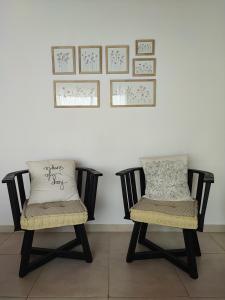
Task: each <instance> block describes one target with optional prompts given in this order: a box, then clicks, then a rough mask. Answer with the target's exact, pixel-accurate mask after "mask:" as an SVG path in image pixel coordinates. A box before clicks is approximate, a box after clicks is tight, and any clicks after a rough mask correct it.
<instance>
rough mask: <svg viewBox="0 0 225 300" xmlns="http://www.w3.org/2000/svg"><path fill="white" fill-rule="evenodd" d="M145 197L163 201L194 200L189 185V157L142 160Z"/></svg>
mask: <svg viewBox="0 0 225 300" xmlns="http://www.w3.org/2000/svg"><path fill="white" fill-rule="evenodd" d="M141 162H142V166H143V169H144V173H145V180H146V190H145V197H147V198H149V199H151V200H161V201H185V200H192V198H191V195H190V190H189V187H188V183H187V171H188V169H187V156H171V157H161V158H160V157H159V158H143V159H141Z"/></svg>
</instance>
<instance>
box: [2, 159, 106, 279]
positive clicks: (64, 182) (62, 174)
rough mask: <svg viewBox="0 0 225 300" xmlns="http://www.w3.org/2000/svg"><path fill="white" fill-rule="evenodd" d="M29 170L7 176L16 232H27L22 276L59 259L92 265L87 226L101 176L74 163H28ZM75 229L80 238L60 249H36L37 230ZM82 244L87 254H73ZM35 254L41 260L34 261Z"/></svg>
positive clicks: (63, 161) (76, 252) (84, 252)
mask: <svg viewBox="0 0 225 300" xmlns="http://www.w3.org/2000/svg"><path fill="white" fill-rule="evenodd" d="M28 169H29V170H22V171H16V172H12V173H9V174H7V175H6V176H5V177H4V179H3V180H2V182H3V183H6V184H7V188H8V193H9V199H10V204H11V210H12V216H13V221H14V226H15V231H18V230H24V238H23V244H22V249H21V263H20V270H19V276H20V277H24V276H25V275H26V274H27V273H29V272H30V271H32V270H34V269H36V268H38V267H40V266H42V265H43V264H45V263H47V262H48V261H50V260H52V259H54V258H55V257H66V258H72V259H82V260H85V261H86V262H92V254H91V250H90V247H89V243H88V239H87V235H86V231H85V227H84V224H85V223H86V222H87V221H89V220H94V211H95V200H96V192H97V185H98V177H99V176H102V174H101V173H99V172H98V171H95V170H93V169H88V168H79V167H77V168H76V165H75V161H73V160H44V161H31V162H28ZM24 174H28V175H29V178H30V196H29V198H28V199H27V197H26V192H25V188H24V178H23V176H24ZM68 225H72V226H74V229H75V233H76V237H74V239H73V240H72V241H69V242H68V243H66V244H64V245H62V246H61V247H59V248H57V249H48V248H47V249H46V248H38V247H32V242H33V236H34V232H35V230H39V229H47V228H54V227H62V226H68ZM80 244H81V245H82V248H83V252H78V251H74V250H73V251H70V250H71V249H72V248H74V247H76V246H78V245H80ZM32 254H35V255H39V256H40V257H39V258H37V259H34V260H32V261H31V262H30V256H31V255H32Z"/></svg>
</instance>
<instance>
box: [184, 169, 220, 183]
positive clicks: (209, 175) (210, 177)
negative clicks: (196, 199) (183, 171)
mask: <svg viewBox="0 0 225 300" xmlns="http://www.w3.org/2000/svg"><path fill="white" fill-rule="evenodd" d="M188 171H190V172H191V173H197V174H202V175H203V176H204V179H203V181H204V182H210V183H214V175H213V173H210V172H207V171H203V170H197V169H188Z"/></svg>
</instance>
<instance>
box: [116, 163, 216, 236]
mask: <svg viewBox="0 0 225 300" xmlns="http://www.w3.org/2000/svg"><path fill="white" fill-rule="evenodd" d="M135 174H137V175H138V176H139V182H140V196H143V195H144V194H145V188H146V182H145V174H144V170H143V168H142V167H138V168H130V169H126V170H123V171H120V172H118V173H116V175H118V176H120V178H121V186H122V195H123V204H124V211H125V217H124V218H125V219H130V209H131V207H132V206H133V205H134V204H135V203H137V201H138V200H139V199H138V198H140V197H138V195H137V184H136V181H137V180H136V176H135ZM195 175H197V176H195ZM213 182H214V176H213V174H212V173H209V172H205V171H200V170H194V169H189V170H188V186H189V189H190V192H191V193H192V196H193V198H194V199H196V200H197V201H198V230H199V231H203V227H204V219H205V212H206V207H207V203H208V196H209V191H210V186H211V183H213ZM194 192H195V193H194Z"/></svg>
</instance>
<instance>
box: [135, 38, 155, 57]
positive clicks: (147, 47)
mask: <svg viewBox="0 0 225 300" xmlns="http://www.w3.org/2000/svg"><path fill="white" fill-rule="evenodd" d="M154 54H155V40H150V39H143V40H136V55H154Z"/></svg>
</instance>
